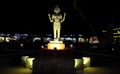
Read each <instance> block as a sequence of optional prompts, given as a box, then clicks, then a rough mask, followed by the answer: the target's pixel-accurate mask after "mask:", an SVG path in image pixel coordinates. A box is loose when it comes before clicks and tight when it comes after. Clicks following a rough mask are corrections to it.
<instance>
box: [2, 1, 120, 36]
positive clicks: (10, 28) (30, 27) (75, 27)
mask: <svg viewBox="0 0 120 74" xmlns="http://www.w3.org/2000/svg"><path fill="white" fill-rule="evenodd" d="M55 5H59V6H60V8H61V14H63V13H64V12H66V13H67V15H66V19H65V21H64V22H63V23H62V31H61V33H64V34H66V33H83V34H84V33H87V34H93V33H100V32H101V30H102V29H111V27H119V24H120V22H119V20H120V16H119V15H120V8H119V2H117V1H115V0H114V1H105V0H97V1H94V0H40V1H4V2H1V7H0V11H1V13H0V15H1V16H0V18H1V22H0V25H1V29H0V32H12V33H14V32H18V33H52V23H50V22H49V19H48V13H51V14H52V13H53V9H54V7H55Z"/></svg>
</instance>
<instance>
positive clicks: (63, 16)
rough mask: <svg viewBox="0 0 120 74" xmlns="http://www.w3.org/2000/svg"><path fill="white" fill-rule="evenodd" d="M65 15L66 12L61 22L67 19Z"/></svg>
mask: <svg viewBox="0 0 120 74" xmlns="http://www.w3.org/2000/svg"><path fill="white" fill-rule="evenodd" d="M65 16H66V13H64V16H63V19H62V21H61V22H63V21H64V20H65Z"/></svg>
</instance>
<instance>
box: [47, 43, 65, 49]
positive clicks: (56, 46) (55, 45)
mask: <svg viewBox="0 0 120 74" xmlns="http://www.w3.org/2000/svg"><path fill="white" fill-rule="evenodd" d="M47 49H48V50H55V49H56V50H65V44H64V43H63V41H50V42H49V43H48V47H47Z"/></svg>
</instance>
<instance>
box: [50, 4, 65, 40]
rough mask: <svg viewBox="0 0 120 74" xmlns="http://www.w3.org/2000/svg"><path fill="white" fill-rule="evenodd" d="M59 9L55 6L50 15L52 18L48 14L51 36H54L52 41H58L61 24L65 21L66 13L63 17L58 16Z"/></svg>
mask: <svg viewBox="0 0 120 74" xmlns="http://www.w3.org/2000/svg"><path fill="white" fill-rule="evenodd" d="M59 12H60V8H59V6H56V7H55V9H54V13H55V14H52V17H51V15H50V14H48V17H49V20H50V22H53V32H54V33H53V34H54V40H56V39H57V40H59V39H60V30H61V23H62V22H63V21H64V20H65V16H66V13H64V16H62V15H61V14H59Z"/></svg>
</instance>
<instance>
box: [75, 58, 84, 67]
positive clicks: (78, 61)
mask: <svg viewBox="0 0 120 74" xmlns="http://www.w3.org/2000/svg"><path fill="white" fill-rule="evenodd" d="M74 60H75V65H74V67H75V68H80V67H82V66H83V60H82V59H74Z"/></svg>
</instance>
